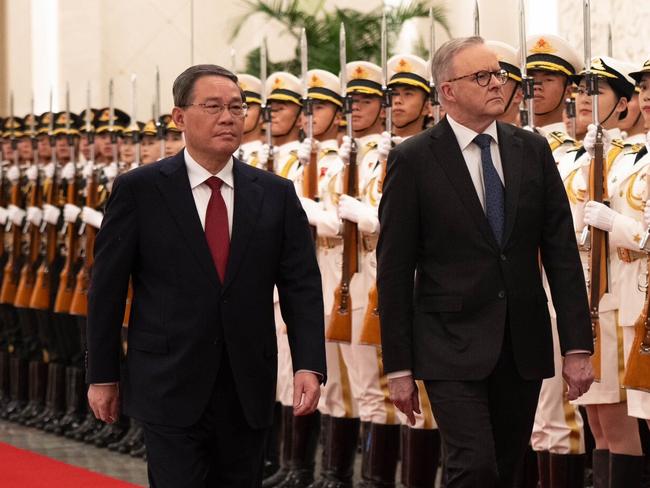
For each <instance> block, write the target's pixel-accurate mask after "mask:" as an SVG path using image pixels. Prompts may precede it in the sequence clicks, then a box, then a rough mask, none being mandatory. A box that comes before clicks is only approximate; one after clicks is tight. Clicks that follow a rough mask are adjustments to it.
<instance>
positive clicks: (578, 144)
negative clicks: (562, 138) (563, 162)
mask: <svg viewBox="0 0 650 488" xmlns="http://www.w3.org/2000/svg"><path fill="white" fill-rule="evenodd" d="M581 149H583V147H582V141H577V142H576V143H575V144H574V146H573V147H572V148H571V149H569V150H568V151H567V153H570V152H579V151H580V150H581Z"/></svg>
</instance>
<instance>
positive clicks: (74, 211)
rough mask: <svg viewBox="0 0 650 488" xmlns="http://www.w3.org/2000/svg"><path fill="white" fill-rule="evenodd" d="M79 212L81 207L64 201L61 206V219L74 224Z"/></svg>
mask: <svg viewBox="0 0 650 488" xmlns="http://www.w3.org/2000/svg"><path fill="white" fill-rule="evenodd" d="M80 213H81V209H80V208H79V207H77V206H76V205H73V204H71V203H66V204H65V205H64V206H63V220H65V221H66V222H67V223H68V224H74V223H75V222H76V221H77V219H78V218H79V214H80Z"/></svg>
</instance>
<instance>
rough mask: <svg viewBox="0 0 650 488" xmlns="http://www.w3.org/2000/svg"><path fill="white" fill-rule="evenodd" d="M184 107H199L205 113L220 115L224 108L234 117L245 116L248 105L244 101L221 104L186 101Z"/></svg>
mask: <svg viewBox="0 0 650 488" xmlns="http://www.w3.org/2000/svg"><path fill="white" fill-rule="evenodd" d="M185 107H200V108H201V109H203V111H204V112H205V113H206V114H209V115H217V116H220V115H221V114H222V113H223V111H224V110H225V109H228V112H230V115H232V116H233V117H234V118H236V119H241V118H244V117H246V112H247V111H248V105H246V104H245V103H240V102H235V103H228V104H226V105H222V104H220V103H214V102H210V103H188V104H187V105H185Z"/></svg>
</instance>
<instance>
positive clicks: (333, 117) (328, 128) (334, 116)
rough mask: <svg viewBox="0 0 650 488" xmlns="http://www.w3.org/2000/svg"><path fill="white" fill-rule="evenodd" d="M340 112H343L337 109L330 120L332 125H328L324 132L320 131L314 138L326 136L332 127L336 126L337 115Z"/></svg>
mask: <svg viewBox="0 0 650 488" xmlns="http://www.w3.org/2000/svg"><path fill="white" fill-rule="evenodd" d="M340 111H341V110H340V109H338V108H337V109H336V110H335V111H334V115H333V116H332V119H331V120H330V123H329V124H327V127H325V129H324V130H322V131H320V132H319V133H318V134H314V137H317V136H320V135H322V134H325V133H326V132H327V131H328V130H330V129H331V128H332V125H334V120H335V119H336V115H337V114H338V113H339V112H340Z"/></svg>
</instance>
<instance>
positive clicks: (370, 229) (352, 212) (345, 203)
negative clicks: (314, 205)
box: [339, 194, 379, 234]
mask: <svg viewBox="0 0 650 488" xmlns="http://www.w3.org/2000/svg"><path fill="white" fill-rule="evenodd" d="M339 217H341V218H342V219H345V220H349V221H351V222H355V223H356V224H357V225H358V227H359V230H360V231H361V232H363V233H365V234H374V233H376V232H377V231H378V230H379V219H378V218H377V214H376V213H375V212H374V211H373V209H372V207H370V206H369V205H366V204H364V203H361V202H360V201H359V200H357V199H356V198H352V197H351V196H350V195H345V194H343V195H341V198H340V199H339Z"/></svg>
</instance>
